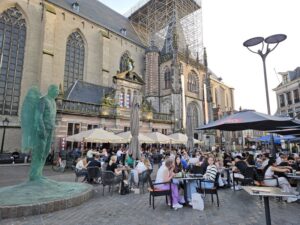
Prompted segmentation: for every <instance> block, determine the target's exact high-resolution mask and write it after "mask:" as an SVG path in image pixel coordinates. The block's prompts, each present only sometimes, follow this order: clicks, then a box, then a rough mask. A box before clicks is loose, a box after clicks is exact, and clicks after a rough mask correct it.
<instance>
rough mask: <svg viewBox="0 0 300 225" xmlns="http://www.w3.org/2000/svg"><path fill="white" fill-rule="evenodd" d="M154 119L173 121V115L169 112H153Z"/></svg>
mask: <svg viewBox="0 0 300 225" xmlns="http://www.w3.org/2000/svg"><path fill="white" fill-rule="evenodd" d="M153 119H154V120H163V121H168V122H170V121H172V115H171V114H167V113H153Z"/></svg>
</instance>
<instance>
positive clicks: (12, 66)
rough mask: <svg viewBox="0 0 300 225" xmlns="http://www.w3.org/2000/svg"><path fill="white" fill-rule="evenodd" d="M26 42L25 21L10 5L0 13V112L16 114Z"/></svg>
mask: <svg viewBox="0 0 300 225" xmlns="http://www.w3.org/2000/svg"><path fill="white" fill-rule="evenodd" d="M25 43H26V21H25V19H24V17H23V15H22V13H21V12H20V11H19V10H18V9H17V8H16V7H12V8H9V9H7V10H6V11H4V12H2V13H1V14H0V114H2V115H14V116H16V115H18V108H19V101H20V92H21V81H22V74H23V65H24V52H25Z"/></svg>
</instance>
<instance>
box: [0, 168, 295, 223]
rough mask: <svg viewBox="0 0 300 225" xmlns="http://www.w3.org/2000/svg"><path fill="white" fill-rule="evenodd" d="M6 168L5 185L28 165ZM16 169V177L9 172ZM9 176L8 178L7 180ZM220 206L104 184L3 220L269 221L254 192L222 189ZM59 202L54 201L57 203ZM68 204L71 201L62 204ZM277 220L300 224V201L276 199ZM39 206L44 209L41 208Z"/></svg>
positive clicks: (0, 180) (0, 175)
mask: <svg viewBox="0 0 300 225" xmlns="http://www.w3.org/2000/svg"><path fill="white" fill-rule="evenodd" d="M2 169H3V167H2V168H1V172H0V185H1V186H2V185H3V186H7V185H12V184H17V183H20V182H21V181H24V180H25V179H26V178H24V177H26V174H25V172H26V169H24V168H23V169H21V170H20V169H19V170H18V169H17V168H7V169H9V170H10V171H7V172H5V171H3V170H2ZM14 173H15V174H16V176H15V177H17V179H16V180H15V181H13V182H12V180H11V179H9V177H8V176H12V175H14ZM45 174H46V175H47V176H48V177H50V178H52V179H55V180H64V181H71V182H72V181H74V174H73V173H72V172H66V173H56V172H52V171H51V169H49V168H48V167H46V168H45ZM6 181H7V182H6ZM219 197H220V207H219V208H218V207H217V205H216V202H214V203H212V202H211V198H210V196H207V197H206V198H205V200H204V202H205V209H204V211H198V210H193V209H192V208H191V207H189V206H185V207H184V208H182V209H178V210H176V211H175V210H172V209H170V207H169V206H167V205H166V203H165V198H163V197H162V198H156V199H155V205H156V209H155V210H153V209H152V207H150V206H149V195H148V194H147V193H145V194H129V195H119V194H118V193H117V192H114V193H113V195H112V196H111V195H110V193H108V191H107V189H106V191H105V195H104V196H102V186H101V185H97V186H94V195H93V198H92V199H90V200H89V201H86V202H85V203H84V204H82V205H79V206H76V207H73V208H68V209H65V210H61V211H56V212H52V213H48V214H42V215H38V216H28V217H21V218H14V219H5V220H2V221H0V224H1V225H27V224H28V225H35V224H36V225H40V224H43V225H53V224H59V225H101V224H105V225H107V224H110V225H120V224H128V225H156V224H157V225H176V224H183V225H198V224H201V225H205V224H207V225H263V224H265V214H264V205H263V201H261V200H260V199H259V198H258V197H252V196H249V195H248V194H247V193H246V192H244V191H236V192H233V191H232V190H230V189H220V190H219ZM66 204H67V203H66ZM53 207H54V206H53ZM60 207H61V208H64V207H65V206H60ZM270 208H271V217H272V224H273V225H296V224H297V225H298V224H299V221H300V214H299V210H300V204H297V203H292V204H287V203H285V202H278V201H277V200H276V199H272V198H271V200H270ZM37 210H38V209H37Z"/></svg>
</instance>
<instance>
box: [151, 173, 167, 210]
mask: <svg viewBox="0 0 300 225" xmlns="http://www.w3.org/2000/svg"><path fill="white" fill-rule="evenodd" d="M147 176H148V182H149V186H150V187H149V188H148V191H149V205H150V206H151V203H152V207H153V209H155V206H154V198H155V197H159V196H166V203H167V204H168V197H170V200H171V209H172V208H173V201H172V190H171V183H172V182H171V181H170V182H162V183H153V182H152V180H151V176H150V173H149V172H148V173H147ZM160 184H169V185H170V188H169V189H168V190H159V189H157V188H155V186H157V185H160ZM151 198H152V201H151Z"/></svg>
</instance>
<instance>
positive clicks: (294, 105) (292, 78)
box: [273, 67, 300, 118]
mask: <svg viewBox="0 0 300 225" xmlns="http://www.w3.org/2000/svg"><path fill="white" fill-rule="evenodd" d="M279 74H280V75H281V77H282V80H281V83H280V84H279V85H278V86H277V87H276V88H274V89H273V90H274V91H275V93H276V99H277V113H276V114H278V115H283V116H290V117H295V116H296V117H298V118H300V117H299V112H300V95H299V91H300V68H299V67H297V68H296V69H295V70H293V71H287V72H281V73H279Z"/></svg>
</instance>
